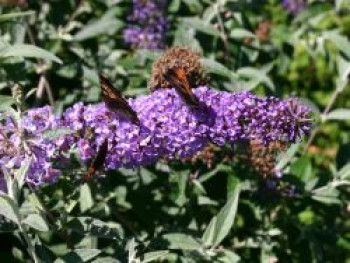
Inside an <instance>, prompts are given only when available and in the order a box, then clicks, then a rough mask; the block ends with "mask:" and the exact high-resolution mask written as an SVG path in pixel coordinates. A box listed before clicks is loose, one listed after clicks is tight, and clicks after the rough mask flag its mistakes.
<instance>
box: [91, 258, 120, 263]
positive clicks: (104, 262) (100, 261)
mask: <svg viewBox="0 0 350 263" xmlns="http://www.w3.org/2000/svg"><path fill="white" fill-rule="evenodd" d="M91 263H121V262H120V261H119V260H118V259H116V258H113V257H98V258H96V259H94V260H93V261H91Z"/></svg>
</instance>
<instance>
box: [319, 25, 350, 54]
mask: <svg viewBox="0 0 350 263" xmlns="http://www.w3.org/2000/svg"><path fill="white" fill-rule="evenodd" d="M323 37H324V38H325V39H327V40H328V41H330V42H332V43H333V44H334V45H335V46H336V47H337V48H338V49H339V50H340V51H342V52H343V53H344V54H345V55H346V56H347V57H348V58H350V41H349V40H348V38H347V37H346V36H343V35H341V34H340V33H339V32H338V31H336V30H333V31H327V32H324V33H323Z"/></svg>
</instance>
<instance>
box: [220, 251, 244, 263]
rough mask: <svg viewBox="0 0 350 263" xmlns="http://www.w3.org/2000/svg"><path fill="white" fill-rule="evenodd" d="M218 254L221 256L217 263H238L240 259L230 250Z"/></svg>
mask: <svg viewBox="0 0 350 263" xmlns="http://www.w3.org/2000/svg"><path fill="white" fill-rule="evenodd" d="M220 254H222V256H220V257H219V258H218V259H219V260H220V261H219V262H222V263H236V262H240V257H239V256H238V255H237V254H236V253H234V252H233V251H231V250H227V249H224V250H223V251H222V252H220Z"/></svg>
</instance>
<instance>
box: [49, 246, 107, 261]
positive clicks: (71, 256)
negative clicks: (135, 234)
mask: <svg viewBox="0 0 350 263" xmlns="http://www.w3.org/2000/svg"><path fill="white" fill-rule="evenodd" d="M100 253H101V250H99V249H75V250H73V251H71V252H69V253H67V254H66V255H64V256H63V257H61V258H59V259H57V260H55V263H63V262H64V263H83V262H88V261H90V260H92V259H93V258H95V257H97V256H98V255H99V254H100Z"/></svg>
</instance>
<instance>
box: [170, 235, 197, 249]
mask: <svg viewBox="0 0 350 263" xmlns="http://www.w3.org/2000/svg"><path fill="white" fill-rule="evenodd" d="M163 239H165V240H166V241H167V242H168V243H169V244H168V248H169V249H183V250H196V249H200V248H201V247H202V246H201V243H200V242H199V241H198V240H196V239H195V238H193V237H192V236H190V235H186V234H180V233H174V234H165V235H163Z"/></svg>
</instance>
